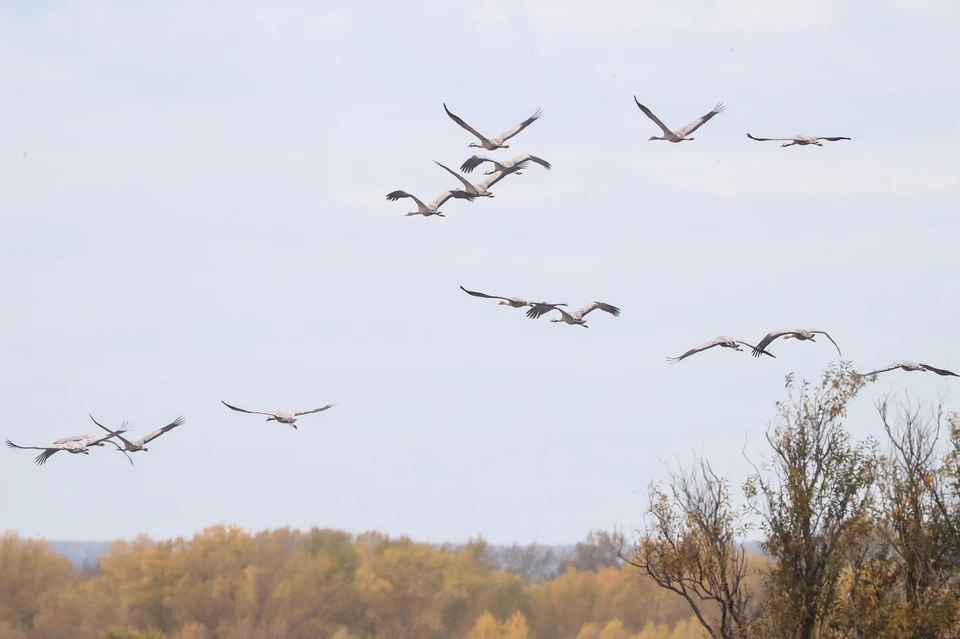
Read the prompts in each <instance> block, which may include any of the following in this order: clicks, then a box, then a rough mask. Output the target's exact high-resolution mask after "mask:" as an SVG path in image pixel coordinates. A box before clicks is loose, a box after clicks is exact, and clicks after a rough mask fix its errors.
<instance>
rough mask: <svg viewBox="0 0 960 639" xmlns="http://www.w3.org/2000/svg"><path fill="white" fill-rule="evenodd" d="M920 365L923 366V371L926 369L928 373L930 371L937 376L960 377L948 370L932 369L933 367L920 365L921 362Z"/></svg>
mask: <svg viewBox="0 0 960 639" xmlns="http://www.w3.org/2000/svg"><path fill="white" fill-rule="evenodd" d="M920 365H921V366H923V367H924V368H925V369H927V370H928V371H930V372H931V373H936V374H937V375H943V376H945V377H946V376H949V377H960V375H957V374H956V373H954V372H953V371H948V370H945V369H943V368H934V367H933V366H930V365H929V364H924V363H922V362H921V364H920Z"/></svg>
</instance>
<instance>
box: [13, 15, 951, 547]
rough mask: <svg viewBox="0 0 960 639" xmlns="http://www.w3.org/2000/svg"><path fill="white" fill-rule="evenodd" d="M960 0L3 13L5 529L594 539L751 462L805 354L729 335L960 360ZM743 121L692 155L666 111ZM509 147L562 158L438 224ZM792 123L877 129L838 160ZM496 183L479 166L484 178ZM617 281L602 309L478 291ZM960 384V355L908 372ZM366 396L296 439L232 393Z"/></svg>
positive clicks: (917, 379)
mask: <svg viewBox="0 0 960 639" xmlns="http://www.w3.org/2000/svg"><path fill="white" fill-rule="evenodd" d="M958 18H960V7H958V5H957V4H956V3H955V2H952V0H925V1H921V0H881V1H873V0H855V1H852V2H845V3H837V2H830V1H828V0H803V1H798V2H792V1H789V2H787V1H785V2H776V3H772V2H769V0H730V1H727V2H722V3H721V2H706V1H691V0H687V1H679V0H665V1H663V2H637V1H635V0H630V1H627V0H595V1H593V2H589V3H585V2H582V1H580V0H542V1H539V0H536V1H534V0H530V1H522V0H520V1H518V0H511V1H503V2H500V1H496V0H477V1H474V2H454V1H451V0H442V1H441V0H436V1H434V0H430V1H413V2H404V3H375V2H364V1H357V2H306V1H304V2H293V1H291V2H282V1H280V2H269V3H268V2H261V3H253V2H226V1H225V0H224V1H221V2H216V1H211V2H204V3H195V2H188V1H186V0H183V1H172V2H165V3H146V2H140V3H128V2H97V3H91V2H80V1H79V0H77V1H74V2H54V1H41V2H26V1H21V2H12V3H11V2H7V3H3V4H2V5H0V77H2V78H3V82H2V83H0V121H2V122H3V123H4V125H3V126H2V130H3V134H2V135H0V249H2V250H0V290H2V291H3V295H4V304H3V313H0V361H2V366H0V389H2V390H0V395H2V398H3V403H4V405H5V406H6V409H5V412H6V418H5V420H4V425H3V427H2V431H3V432H2V433H0V436H2V438H3V439H11V440H13V441H14V442H16V443H18V444H21V445H43V444H46V443H48V442H51V441H53V440H54V439H57V438H59V437H64V436H69V435H79V434H85V433H90V434H93V433H97V432H98V429H97V428H96V426H94V425H93V424H92V423H91V422H90V421H89V418H88V417H87V415H88V414H92V415H93V416H94V417H95V418H96V419H97V420H98V421H100V422H101V423H105V424H108V425H112V426H117V425H119V424H121V423H122V422H123V421H124V420H129V422H130V425H131V426H132V427H133V428H134V430H133V431H132V432H131V435H133V436H134V437H140V436H143V435H145V434H146V433H148V432H150V431H151V430H153V429H154V428H157V427H159V426H161V425H163V424H166V423H168V422H170V421H172V420H173V419H174V418H176V417H177V416H178V415H183V416H184V417H185V418H186V423H185V424H184V425H183V426H181V427H179V428H177V429H176V430H174V431H172V432H171V433H168V434H167V435H164V436H163V437H161V438H160V439H158V440H156V441H154V442H153V443H151V444H150V445H149V448H150V450H149V451H148V452H145V453H137V454H135V455H134V459H135V461H136V466H133V467H131V466H130V464H129V463H128V461H127V460H126V459H125V458H124V457H123V455H121V454H119V453H118V452H116V450H114V449H112V448H111V447H106V448H102V449H93V451H92V453H91V454H90V455H89V456H81V455H67V454H65V453H61V454H58V455H56V456H55V457H53V458H52V459H50V461H49V462H48V463H47V464H46V465H45V466H43V467H37V466H36V465H34V463H33V456H34V455H33V454H31V452H27V451H16V450H9V449H6V448H3V450H2V451H0V486H2V487H3V488H2V489H0V529H8V530H14V531H17V532H19V533H20V534H22V535H24V536H29V537H33V536H40V537H46V538H50V539H75V540H81V539H97V540H100V539H116V538H130V537H132V536H135V535H137V534H140V533H145V534H149V535H151V536H153V537H154V538H158V539H160V538H169V537H173V536H179V535H190V534H192V533H194V532H196V531H199V530H201V529H203V528H204V527H206V526H209V525H213V524H217V523H235V524H238V525H241V526H243V527H245V528H248V529H251V530H260V529H264V528H275V527H281V526H291V527H294V528H303V529H306V528H310V527H312V526H319V527H331V528H339V529H343V530H348V531H351V532H355V533H359V532H363V531H366V530H379V531H382V532H385V533H388V534H390V535H404V534H405V535H410V536H412V537H414V538H416V539H420V540H425V541H434V542H442V541H465V540H466V539H467V538H468V537H470V536H476V535H483V536H484V537H485V538H486V539H488V540H489V541H492V542H496V543H510V542H514V541H516V542H518V543H529V542H532V541H537V542H540V543H568V542H572V541H576V540H578V539H581V538H583V537H584V536H585V534H586V533H587V532H588V531H590V530H593V529H607V530H609V529H612V528H621V529H624V530H628V531H629V530H632V529H635V528H637V527H638V526H640V525H642V522H643V520H642V512H643V509H644V507H645V505H646V492H647V486H648V484H649V483H650V482H651V481H653V480H656V479H658V478H661V477H663V476H664V474H665V472H666V465H670V466H673V467H675V466H676V465H677V464H678V463H686V462H688V461H689V460H690V459H691V455H693V454H694V453H695V452H697V453H703V454H705V455H706V456H707V457H708V458H709V459H710V460H711V462H712V463H713V465H714V467H715V468H716V469H717V471H718V472H720V473H723V474H724V475H726V476H728V477H729V478H730V479H731V481H732V482H733V483H734V485H739V483H740V482H742V481H743V479H744V478H745V476H746V474H747V472H748V471H749V465H748V464H747V463H746V461H745V460H744V458H743V453H742V451H744V450H746V452H747V453H748V454H749V455H750V456H751V459H754V460H757V459H762V458H763V455H764V447H763V433H764V430H765V428H766V427H767V424H768V423H769V421H770V420H771V419H772V418H773V417H774V416H775V408H774V402H776V401H777V400H778V399H782V398H783V397H784V388H783V386H784V376H785V375H787V374H788V373H791V372H793V373H795V375H796V376H797V377H798V378H806V379H811V380H815V379H817V378H819V376H820V374H821V372H822V371H823V369H824V368H825V367H826V366H827V365H828V364H830V362H834V361H837V360H838V359H839V357H838V355H837V353H836V351H835V350H834V349H833V347H832V346H831V344H830V343H829V342H828V341H825V340H819V341H818V342H817V343H816V344H811V343H800V342H795V341H793V340H787V341H778V342H776V343H775V344H774V345H773V346H772V347H771V350H772V351H773V352H774V354H776V355H777V358H776V359H770V358H763V361H758V360H755V359H754V358H751V357H750V356H749V354H748V353H737V352H733V351H729V350H726V349H719V348H717V349H712V350H710V351H707V352H705V353H701V354H700V355H698V356H696V357H693V358H690V359H687V360H684V361H683V362H681V363H680V364H678V365H676V366H672V367H671V366H668V365H667V363H666V362H665V358H666V357H667V356H676V355H679V354H681V353H683V352H684V351H686V350H687V349H688V348H690V347H692V346H695V345H697V344H699V343H701V342H704V341H706V340H709V339H712V338H713V337H715V336H717V335H731V336H733V337H736V338H738V339H743V340H745V341H748V342H753V343H755V342H756V341H758V340H759V339H761V338H762V336H763V335H764V334H766V332H767V331H769V330H770V329H774V328H783V327H795V326H799V327H817V328H822V329H825V330H827V331H829V332H830V334H831V335H832V336H833V337H834V339H835V340H836V341H837V343H838V344H839V345H840V347H841V349H842V352H843V357H842V358H843V359H844V360H852V361H853V363H854V365H855V366H856V367H857V368H858V369H860V370H862V369H872V368H877V367H880V366H883V365H886V364H888V363H891V362H894V361H897V360H901V359H914V360H920V361H924V362H927V363H930V364H933V365H934V366H939V367H944V368H952V369H953V370H958V371H960V341H958V339H957V332H956V322H957V317H958V315H960V293H958V289H957V287H956V282H957V275H958V273H960V251H958V250H957V247H958V238H960V218H958V215H957V213H958V210H960V207H958V204H960V156H958V154H957V153H956V147H957V144H958V143H960V128H958V124H957V112H956V105H957V104H958V102H960V74H957V73H956V69H955V61H956V60H957V59H960V37H958V36H960V26H958V25H960V20H958ZM633 96H637V98H638V99H639V100H640V101H641V102H642V103H643V104H645V105H646V106H648V107H650V108H651V109H652V110H653V111H654V112H655V113H656V114H657V115H658V116H659V117H660V118H661V119H662V120H663V121H664V122H666V123H667V125H668V126H671V127H673V128H679V127H681V126H683V125H685V124H686V123H687V122H689V121H691V120H693V119H694V118H696V117H698V116H700V115H702V114H704V113H706V112H707V111H708V110H709V109H711V108H712V107H713V106H714V105H715V104H716V103H717V102H720V101H722V102H723V103H724V104H725V105H726V107H727V108H726V111H724V112H723V113H721V114H719V115H718V116H716V117H715V118H713V119H712V120H711V121H710V122H709V123H707V124H706V125H705V126H703V127H702V128H701V129H700V130H698V131H697V132H696V134H695V135H694V137H695V138H696V139H695V140H694V141H692V142H684V143H681V144H670V143H667V142H650V141H648V138H649V137H650V136H652V135H658V134H659V133H660V131H659V130H658V129H657V127H656V126H655V125H654V124H653V123H652V122H651V121H649V120H648V119H647V118H646V117H644V116H643V114H642V113H641V112H640V111H639V110H638V109H637V107H636V105H635V104H634V101H633ZM444 102H445V103H446V104H447V106H448V107H449V108H450V109H451V111H453V112H454V113H456V114H458V115H459V116H461V117H462V118H464V119H465V120H466V121H467V122H468V123H470V124H471V125H472V126H474V127H475V128H477V129H479V130H480V131H481V132H485V133H488V134H491V135H494V134H497V133H500V132H501V131H504V130H506V129H508V128H510V127H511V126H513V125H514V124H516V123H518V122H520V121H521V120H523V119H524V118H526V117H527V116H529V115H530V114H532V113H533V112H534V111H535V110H536V109H537V108H538V107H542V108H543V111H544V116H543V117H542V118H541V119H540V120H538V121H537V122H535V123H534V124H533V125H531V126H530V127H529V128H527V129H526V130H524V131H523V132H522V133H521V134H520V135H518V136H517V137H515V138H514V139H513V140H511V141H510V149H507V150H501V151H496V152H494V153H493V154H494V155H497V156H500V157H505V158H510V157H513V156H514V155H517V154H520V153H533V154H535V155H537V156H539V157H542V158H544V159H546V160H548V161H549V162H551V163H552V165H553V169H552V170H550V171H546V170H544V169H542V168H541V167H539V166H533V167H532V168H530V169H528V170H526V171H524V172H523V175H521V176H510V177H508V178H506V179H505V180H503V181H501V182H500V183H498V184H497V185H496V187H495V189H494V192H495V194H496V197H495V198H494V199H489V200H488V199H478V200H477V201H475V202H473V203H469V202H466V201H462V200H453V201H450V202H448V203H447V204H445V205H444V210H445V211H446V214H447V217H445V218H438V217H421V216H416V217H405V216H404V213H406V212H407V211H410V210H412V206H411V202H410V201H409V200H403V201H400V202H387V201H386V200H385V197H384V196H385V195H386V194H387V193H388V192H390V191H393V190H395V189H403V190H407V191H409V192H411V193H413V194H415V195H418V196H419V197H420V198H421V199H423V200H424V201H430V200H432V199H433V198H434V197H435V196H436V195H438V194H439V193H441V192H442V191H444V190H446V189H449V188H454V187H457V186H458V185H457V183H456V182H455V180H454V179H453V178H452V176H449V175H447V174H446V173H445V172H444V171H443V170H442V169H440V168H439V167H437V166H436V165H435V164H434V163H433V162H434V161H440V162H443V163H444V164H446V165H447V166H450V167H457V166H459V165H460V163H461V162H463V160H465V159H466V158H468V157H469V156H470V155H471V153H472V152H473V151H474V149H470V148H468V146H467V145H468V144H469V143H470V142H472V141H474V138H473V137H472V136H471V135H470V134H469V133H467V132H466V131H464V130H462V129H460V128H459V127H458V126H457V125H456V124H455V123H454V122H452V121H451V120H450V119H449V118H447V116H446V115H445V114H444V111H443V106H442V105H443V103H444ZM747 132H750V133H752V134H754V135H756V136H764V137H782V136H787V135H792V134H795V133H806V134H812V135H844V136H849V137H851V138H852V140H851V141H849V142H837V143H833V144H829V143H828V144H827V145H826V146H824V147H823V148H816V147H791V148H781V147H780V146H779V144H778V143H773V142H769V143H762V144H761V143H757V142H753V141H751V140H749V139H748V138H747V137H746V135H745V134H746V133H747ZM479 175H480V172H479V171H477V172H474V173H473V174H472V175H471V176H470V177H471V178H473V179H474V180H475V181H479V179H480V177H479ZM461 285H462V286H464V287H466V288H469V289H471V290H480V291H484V292H487V293H490V294H495V295H505V296H514V295H515V296H520V297H527V298H536V299H544V300H552V301H564V302H568V303H569V304H570V305H571V306H572V307H573V308H578V307H579V306H580V305H582V304H583V303H586V302H588V301H591V300H599V301H603V302H607V303H611V304H614V305H616V306H618V307H620V308H621V309H622V314H621V315H620V317H618V318H614V317H612V316H610V315H608V314H605V313H602V312H599V311H598V312H594V313H593V314H591V315H590V316H589V322H588V323H589V326H590V328H589V330H584V329H582V328H579V327H576V326H568V325H565V324H557V323H550V322H548V321H547V319H546V318H543V319H541V320H539V321H530V320H528V319H527V318H525V317H524V316H523V311H522V310H518V309H511V308H507V307H502V306H497V305H496V302H495V301H494V300H481V299H476V298H473V297H470V296H467V295H465V294H464V293H463V292H462V291H460V290H459V288H458V287H459V286H461ZM888 392H895V393H899V397H903V395H904V393H905V392H909V394H910V396H911V397H914V398H919V399H924V400H936V399H937V398H938V397H943V399H944V401H945V403H946V406H947V407H948V408H952V409H953V410H960V397H958V395H960V380H957V379H946V378H940V377H937V376H935V375H932V374H926V373H906V372H901V371H897V372H891V373H887V374H885V375H882V376H881V377H880V378H879V381H878V382H876V383H875V384H873V385H872V386H870V387H869V388H868V389H867V390H865V391H864V393H863V394H862V395H861V396H860V397H859V398H858V400H857V403H856V404H855V406H854V407H853V410H852V412H851V415H850V419H849V421H848V426H849V428H850V429H851V430H852V431H853V432H854V433H855V434H856V435H857V436H858V437H866V436H870V435H872V436H875V437H878V436H879V435H880V434H881V426H880V423H879V420H878V418H877V415H876V409H875V407H874V403H875V402H876V401H877V400H878V399H879V398H880V397H882V396H883V395H884V394H886V393H888ZM221 400H224V401H227V402H229V403H231V404H234V405H239V406H242V407H245V408H250V409H253V410H275V409H306V408H314V407H317V406H322V405H324V404H326V403H328V402H331V401H338V402H339V405H338V406H337V407H335V408H333V409H331V410H328V411H326V412H323V413H320V414H318V415H310V416H306V417H302V418H301V419H300V422H299V426H300V428H299V429H298V430H294V429H292V428H290V427H289V426H286V425H283V424H275V423H273V422H269V423H268V422H266V421H265V418H263V417H261V416H257V415H244V414H240V413H236V412H233V411H230V410H228V409H227V408H225V407H224V406H223V405H222V404H221V403H220V401H221Z"/></svg>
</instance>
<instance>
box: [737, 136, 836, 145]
mask: <svg viewBox="0 0 960 639" xmlns="http://www.w3.org/2000/svg"><path fill="white" fill-rule="evenodd" d="M747 137H748V138H750V139H751V140H756V141H757V142H786V144H781V145H780V146H794V145H797V146H807V145H808V144H812V145H814V146H823V145H822V144H820V140H826V141H827V142H836V141H838V140H849V139H850V138H845V137H842V136H836V137H828V136H825V135H821V136H813V135H801V134H800V133H798V134H796V135H795V136H793V137H790V138H756V137H754V136H752V135H750V134H749V133H747Z"/></svg>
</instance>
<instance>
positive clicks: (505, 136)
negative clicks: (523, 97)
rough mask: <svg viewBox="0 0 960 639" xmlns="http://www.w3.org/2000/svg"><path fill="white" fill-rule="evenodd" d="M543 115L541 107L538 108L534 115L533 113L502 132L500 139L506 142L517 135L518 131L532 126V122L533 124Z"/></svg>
mask: <svg viewBox="0 0 960 639" xmlns="http://www.w3.org/2000/svg"><path fill="white" fill-rule="evenodd" d="M542 117H543V111H542V110H541V109H540V108H537V111H536V112H535V113H534V114H533V115H531V116H530V117H529V118H527V119H526V120H524V121H523V122H521V123H520V124H518V125H517V126H515V127H513V128H512V129H508V130H506V131H504V132H503V133H501V134H500V140H501V141H503V142H506V141H507V140H509V139H510V138H512V137H513V136H515V135H516V134H517V133H520V132H521V131H523V130H524V129H525V128H527V127H528V126H530V125H531V124H533V123H534V122H536V121H537V120H539V119H540V118H542Z"/></svg>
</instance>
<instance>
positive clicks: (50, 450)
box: [7, 400, 337, 466]
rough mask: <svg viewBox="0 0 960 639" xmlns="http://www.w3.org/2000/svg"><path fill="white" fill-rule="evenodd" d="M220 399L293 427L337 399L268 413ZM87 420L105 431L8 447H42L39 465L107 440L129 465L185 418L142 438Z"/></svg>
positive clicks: (9, 443)
mask: <svg viewBox="0 0 960 639" xmlns="http://www.w3.org/2000/svg"><path fill="white" fill-rule="evenodd" d="M220 402H221V403H222V404H223V405H224V406H226V407H227V408H229V409H231V410H235V411H237V412H239V413H250V414H254V415H266V416H267V421H268V422H271V421H273V422H278V423H280V424H289V425H290V426H293V428H294V429H296V428H297V418H298V417H300V416H301V415H309V414H311V413H319V412H322V411H325V410H327V409H328V408H333V407H334V406H336V405H337V402H332V403H330V404H327V405H326V406H322V407H321V408H314V409H311V410H301V411H283V410H278V411H273V412H269V413H268V412H263V411H259V410H246V409H245V408H237V407H236V406H231V405H230V404H228V403H226V402H225V401H223V400H220ZM90 420H91V421H92V422H93V423H94V424H96V425H97V426H99V427H100V428H102V429H103V430H105V431H106V432H107V434H106V435H103V436H101V437H94V436H92V435H74V436H72V437H62V438H60V439H58V440H57V441H55V442H53V443H52V444H48V445H46V446H20V445H18V444H14V443H13V442H12V441H10V440H9V439H8V440H7V446H8V447H10V448H16V449H18V450H42V451H43V452H42V453H40V454H39V455H37V456H36V458H34V461H35V462H36V463H37V465H38V466H42V465H43V464H44V463H46V461H47V460H48V459H50V457H51V456H52V455H54V454H56V453H58V452H60V451H61V450H63V451H66V452H68V453H72V454H74V455H89V454H90V447H92V446H103V445H104V444H105V443H109V444H113V445H114V446H115V447H116V449H117V450H118V451H120V452H121V453H123V454H124V455H125V456H126V458H127V460H128V461H129V462H130V465H131V466H132V465H133V459H132V458H131V457H130V455H128V454H127V453H139V452H147V450H148V449H147V444H149V443H150V442H152V441H153V440H155V439H156V438H157V437H160V435H163V434H164V433H166V432H169V431H171V430H173V429H174V428H176V427H177V426H180V425H182V424H183V423H184V421H186V420H184V418H183V417H182V416H181V417H177V418H176V419H175V420H173V421H172V422H170V423H169V424H167V425H166V426H162V427H160V428H158V429H157V430H155V431H153V432H152V433H150V434H149V435H146V436H144V437H141V438H140V439H137V440H133V441H131V440H129V439H127V438H125V437H124V436H123V434H124V433H126V432H128V431H129V430H130V429H129V428H128V423H127V422H124V423H123V425H122V426H121V427H120V428H118V429H117V430H110V429H109V428H107V427H106V426H104V425H103V424H101V423H100V422H98V421H97V420H96V419H94V418H93V415H90ZM114 437H115V438H117V439H119V440H120V442H121V443H122V444H123V446H121V445H120V444H118V443H116V442H115V441H113V438H114Z"/></svg>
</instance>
